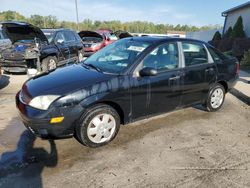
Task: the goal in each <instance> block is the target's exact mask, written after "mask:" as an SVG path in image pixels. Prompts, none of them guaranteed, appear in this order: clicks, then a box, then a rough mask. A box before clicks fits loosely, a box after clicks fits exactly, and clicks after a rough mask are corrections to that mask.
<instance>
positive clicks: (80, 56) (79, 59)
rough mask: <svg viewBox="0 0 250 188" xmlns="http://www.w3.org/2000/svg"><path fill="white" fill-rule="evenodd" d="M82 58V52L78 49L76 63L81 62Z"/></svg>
mask: <svg viewBox="0 0 250 188" xmlns="http://www.w3.org/2000/svg"><path fill="white" fill-rule="evenodd" d="M83 60H84V53H83V52H82V50H79V51H78V63H80V62H82V61H83Z"/></svg>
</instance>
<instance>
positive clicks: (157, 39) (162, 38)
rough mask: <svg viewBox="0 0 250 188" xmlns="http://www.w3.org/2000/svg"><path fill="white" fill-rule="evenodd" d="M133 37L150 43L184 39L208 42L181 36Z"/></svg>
mask: <svg viewBox="0 0 250 188" xmlns="http://www.w3.org/2000/svg"><path fill="white" fill-rule="evenodd" d="M131 39H133V40H136V41H142V42H149V43H161V42H168V41H183V42H199V43H206V42H204V41H200V40H196V39H190V38H179V37H152V36H144V37H131Z"/></svg>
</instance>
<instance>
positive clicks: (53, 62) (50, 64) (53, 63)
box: [49, 59, 56, 70]
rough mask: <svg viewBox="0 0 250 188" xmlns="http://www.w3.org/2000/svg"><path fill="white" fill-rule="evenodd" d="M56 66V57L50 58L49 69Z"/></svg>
mask: <svg viewBox="0 0 250 188" xmlns="http://www.w3.org/2000/svg"><path fill="white" fill-rule="evenodd" d="M55 68H56V61H55V60H54V59H50V60H49V70H52V69H55Z"/></svg>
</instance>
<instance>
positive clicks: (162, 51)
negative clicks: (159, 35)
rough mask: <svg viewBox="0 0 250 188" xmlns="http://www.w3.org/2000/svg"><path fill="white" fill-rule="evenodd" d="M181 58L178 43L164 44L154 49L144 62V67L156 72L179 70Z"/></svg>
mask: <svg viewBox="0 0 250 188" xmlns="http://www.w3.org/2000/svg"><path fill="white" fill-rule="evenodd" d="M178 64H179V56H178V46H177V43H167V44H163V45H161V46H159V47H157V48H156V49H154V50H153V51H152V52H151V53H150V54H149V55H147V56H146V58H145V59H144V60H143V67H152V68H154V69H156V70H168V69H175V68H178Z"/></svg>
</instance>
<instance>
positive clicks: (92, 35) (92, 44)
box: [78, 31, 106, 57]
mask: <svg viewBox="0 0 250 188" xmlns="http://www.w3.org/2000/svg"><path fill="white" fill-rule="evenodd" d="M78 35H79V36H80V38H81V39H82V42H83V47H84V48H83V50H84V56H86V57H89V56H91V55H92V54H94V53H95V52H97V51H98V50H100V49H102V48H103V47H104V46H106V38H105V36H104V35H101V34H99V33H97V32H94V31H81V32H79V33H78Z"/></svg>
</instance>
